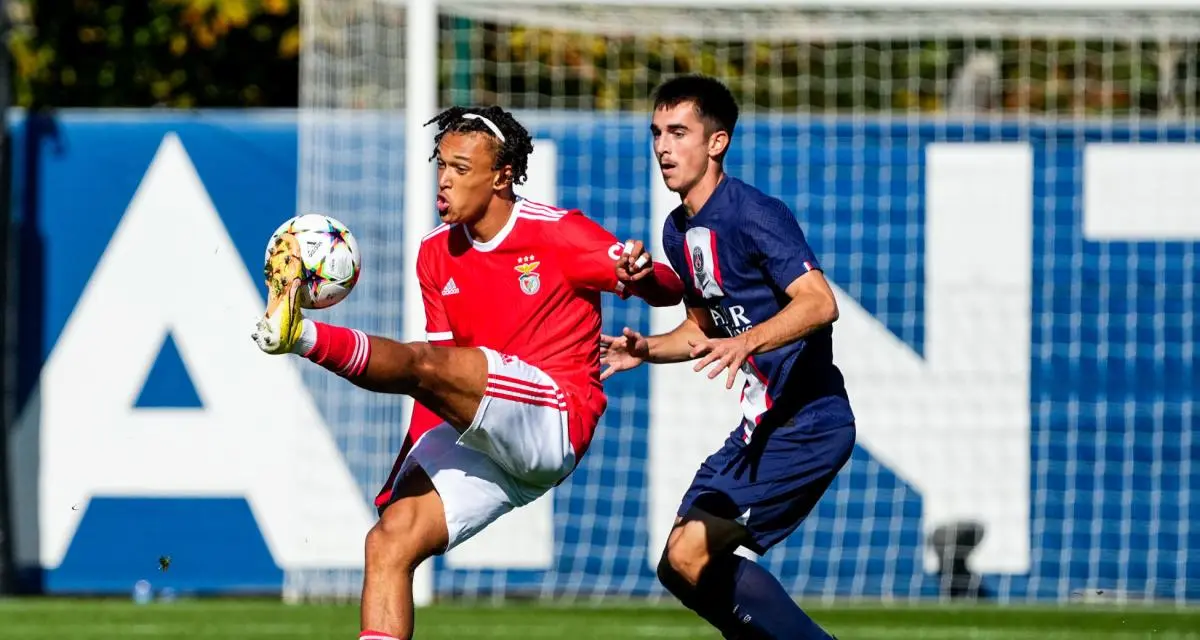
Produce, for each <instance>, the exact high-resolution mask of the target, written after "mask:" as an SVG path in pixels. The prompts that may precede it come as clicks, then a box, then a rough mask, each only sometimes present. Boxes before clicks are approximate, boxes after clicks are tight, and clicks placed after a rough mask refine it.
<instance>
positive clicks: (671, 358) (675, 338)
mask: <svg viewBox="0 0 1200 640" xmlns="http://www.w3.org/2000/svg"><path fill="white" fill-rule="evenodd" d="M703 338H704V331H703V330H702V329H701V328H700V325H698V324H696V322H695V321H694V320H692V319H691V318H685V319H684V320H683V322H682V323H680V325H679V326H678V327H675V329H674V330H672V331H671V332H669V333H664V334H660V335H657V336H650V337H649V338H646V342H647V343H648V344H649V346H650V354H649V356H647V357H646V362H651V363H654V364H667V363H671V362H686V361H688V360H691V359H692V355H691V353H692V345H691V344H690V342H694V341H697V340H701V339H703Z"/></svg>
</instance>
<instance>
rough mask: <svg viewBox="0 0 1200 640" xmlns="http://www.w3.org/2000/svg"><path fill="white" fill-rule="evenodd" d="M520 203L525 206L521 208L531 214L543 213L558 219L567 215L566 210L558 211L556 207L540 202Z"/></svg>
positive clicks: (528, 201)
mask: <svg viewBox="0 0 1200 640" xmlns="http://www.w3.org/2000/svg"><path fill="white" fill-rule="evenodd" d="M522 202H523V203H524V205H525V206H524V207H522V208H523V209H525V210H526V211H530V212H531V213H544V214H546V215H551V216H556V217H559V218H561V217H563V216H565V215H566V214H567V210H566V209H559V208H558V207H554V206H551V205H548V204H543V203H541V202H534V201H532V200H524V201H522Z"/></svg>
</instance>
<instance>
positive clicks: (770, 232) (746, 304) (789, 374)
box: [663, 176, 854, 441]
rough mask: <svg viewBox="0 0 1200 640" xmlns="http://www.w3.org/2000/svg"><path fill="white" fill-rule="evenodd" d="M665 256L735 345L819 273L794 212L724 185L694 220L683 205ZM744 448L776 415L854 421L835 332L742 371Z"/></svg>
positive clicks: (693, 303)
mask: <svg viewBox="0 0 1200 640" xmlns="http://www.w3.org/2000/svg"><path fill="white" fill-rule="evenodd" d="M663 248H664V251H665V252H666V254H667V259H668V260H670V262H671V266H672V267H674V269H675V271H676V273H678V274H679V275H680V278H682V280H683V282H684V291H685V294H684V302H685V304H687V305H688V306H689V307H701V308H705V309H707V310H708V312H709V314H710V315H711V316H712V320H713V324H714V325H715V326H716V328H717V329H718V330H720V331H722V332H723V333H725V334H726V335H728V336H734V335H737V334H740V333H742V332H744V331H747V330H749V329H750V328H752V327H754V326H755V325H758V324H761V323H763V322H766V321H767V320H769V319H770V318H771V317H773V316H774V315H775V314H777V313H779V311H780V310H781V309H783V307H784V306H786V305H787V304H788V302H790V301H791V298H790V297H788V295H787V288H788V286H789V285H791V284H792V282H793V281H795V280H796V278H798V277H800V276H802V275H804V274H805V273H808V272H809V271H812V270H814V269H820V268H821V266H820V263H819V262H818V261H817V257H816V256H815V255H814V254H813V251H812V249H811V248H809V246H808V242H806V241H805V239H804V233H803V232H802V231H801V229H800V225H799V223H797V222H796V218H795V216H794V215H793V214H792V211H791V210H790V209H789V208H788V207H787V205H785V204H783V202H781V201H779V200H778V199H776V198H772V197H770V196H768V195H766V194H764V193H763V192H761V191H759V190H758V189H756V188H754V187H752V186H750V185H748V184H746V183H744V182H742V181H741V180H738V179H737V178H733V177H731V176H726V177H725V178H724V179H723V180H722V181H721V183H720V184H718V185H717V188H716V190H715V191H713V194H712V196H711V197H710V198H709V199H708V202H706V203H705V204H704V206H703V207H701V209H700V211H698V212H696V215H694V216H691V217H689V216H688V215H687V211H686V209H684V207H683V206H682V205H681V206H679V207H678V208H676V209H675V211H673V212H671V215H670V216H668V217H667V220H666V223H665V224H664V225H663ZM742 371H743V373H745V374H746V385H745V387H744V388H743V390H742V409H743V415H744V420H743V421H742V424H741V425H740V426H739V428H742V429H744V432H743V434H742V436H743V439H744V440H746V441H749V439H750V433H751V432H752V431H753V430H754V427H755V426H757V425H758V424H759V423H760V422H761V421H762V420H763V418H764V417H765V414H766V413H767V412H768V410H770V411H771V412H772V413H783V414H786V415H781V416H779V417H780V418H782V419H785V420H786V419H789V418H788V416H791V415H793V414H797V413H801V412H810V413H812V414H814V415H813V417H814V419H815V420H816V421H817V422H820V423H825V424H834V425H844V424H847V423H849V422H852V421H853V419H854V418H853V414H852V413H851V410H850V404H849V401H848V400H847V398H846V390H845V384H844V381H843V379H842V374H841V371H839V370H838V368H837V367H836V366H835V365H834V363H833V331H832V328H831V327H824V328H822V329H820V330H818V331H816V332H813V333H811V334H809V335H808V336H807V337H805V338H804V339H803V340H799V341H797V342H795V343H792V344H789V345H786V346H783V347H781V348H779V349H775V350H774V351H768V352H766V353H761V354H758V355H755V356H752V357H751V358H750V360H749V361H748V362H747V363H746V365H745V366H744V367H743V368H742Z"/></svg>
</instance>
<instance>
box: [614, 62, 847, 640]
mask: <svg viewBox="0 0 1200 640" xmlns="http://www.w3.org/2000/svg"><path fill="white" fill-rule="evenodd" d="M737 115H738V107H737V103H736V102H735V100H734V98H733V96H732V94H731V93H730V92H729V90H728V89H727V88H726V87H725V86H724V85H723V84H721V83H720V82H719V81H717V80H715V79H712V78H707V77H703V76H682V77H677V78H674V79H672V80H669V81H667V82H665V83H664V84H662V85H661V86H660V87H659V88H658V89H657V90H656V92H655V101H654V115H653V120H652V124H651V127H650V128H651V133H652V135H653V137H654V154H655V157H656V158H657V160H658V163H659V167H660V169H661V171H662V177H663V180H664V181H665V183H666V185H667V187H668V188H670V189H671V190H672V191H673V192H675V193H677V194H679V196H680V198H681V200H682V203H681V204H680V206H679V207H677V208H676V209H675V210H674V211H673V212H671V215H670V216H669V217H668V218H667V221H666V223H665V225H664V226H663V250H664V251H665V252H666V254H667V258H668V259H669V260H670V262H671V265H672V266H673V267H674V269H675V270H676V272H677V273H678V274H679V276H680V277H681V278H682V280H683V282H684V291H685V295H684V303H685V304H686V306H687V318H686V319H685V320H684V321H683V323H682V324H680V325H679V327H678V328H676V329H675V330H673V331H671V332H670V333H666V334H663V335H657V336H650V337H643V336H641V335H640V334H638V333H637V332H635V331H632V330H631V329H628V328H626V329H625V331H624V334H623V335H622V336H617V337H612V336H603V337H602V338H601V351H602V359H603V361H604V363H605V364H606V365H607V368H606V370H605V371H604V373H603V374H602V378H606V377H608V376H610V375H612V374H613V373H615V372H617V371H623V370H626V369H631V368H633V367H635V366H637V365H638V364H640V363H642V362H651V363H667V362H683V361H686V360H693V359H699V360H698V362H697V363H696V365H695V370H696V371H697V372H701V371H704V370H705V369H707V370H708V371H707V374H708V377H709V378H715V377H717V376H718V375H721V373H722V372H724V373H725V374H726V387H727V388H732V387H733V383H734V379H735V376H736V373H737V372H738V371H739V370H740V371H742V372H744V373H745V379H746V382H745V385H744V387H743V390H742V400H741V404H742V409H743V418H742V421H741V423H740V424H739V425H738V426H737V427H736V428H735V429H734V430H733V432H732V433H731V434H730V436H729V438H728V439H727V440H726V441H725V444H724V446H722V447H721V448H720V449H719V450H718V451H717V452H716V453H714V454H712V455H711V456H709V458H708V459H707V460H705V461H704V463H703V464H702V465H701V466H700V469H699V471H698V472H697V473H696V476H695V478H694V479H693V481H692V486H691V487H690V488H689V489H688V491H687V492H686V493H685V494H684V496H683V500H682V502H681V504H680V506H679V511H678V516H677V518H676V523H675V526H674V528H673V529H672V531H671V534H670V537H669V538H668V540H667V546H666V550H665V551H664V553H663V556H662V560H661V561H660V562H659V565H658V576H659V579H660V580H661V581H662V583H663V585H664V586H665V587H666V588H667V589H668V590H669V591H670V592H671V593H672V594H674V595H675V596H676V597H677V598H679V599H680V601H682V602H683V604H684V605H686V606H687V607H689V608H690V609H692V610H694V611H695V612H696V613H698V614H699V615H700V616H702V617H703V618H704V619H706V620H707V621H708V622H709V623H711V624H712V625H713V626H714V627H716V628H717V629H719V630H720V631H721V632H722V633H723V634H724V636H725V637H726V638H803V639H808V638H829V637H830V636H829V635H828V634H827V633H826V632H825V631H824V630H822V629H821V628H820V627H819V626H818V625H817V624H816V623H815V622H813V621H812V619H811V618H809V617H808V616H807V615H806V614H805V613H804V611H802V610H801V609H800V607H799V606H798V605H797V604H796V603H795V602H794V601H793V600H792V598H791V597H790V596H789V595H788V593H787V592H786V591H785V590H784V588H783V586H782V585H781V584H780V583H779V581H778V580H776V579H775V577H774V576H772V575H771V574H770V573H769V572H768V571H767V570H766V569H764V568H762V567H761V566H759V565H758V564H756V563H754V562H752V561H750V560H746V559H744V558H742V557H740V556H738V555H736V554H735V553H734V551H735V550H736V549H737V548H738V547H739V546H741V547H745V548H747V549H750V550H752V551H754V552H756V553H758V554H762V553H765V552H766V551H767V550H768V549H770V548H771V547H772V546H774V545H775V544H777V543H779V542H780V541H782V540H783V539H784V538H786V537H787V536H788V535H790V534H791V533H792V531H794V530H795V529H796V527H797V526H799V524H800V523H801V522H802V521H803V520H804V518H805V517H807V516H808V514H809V512H810V511H811V510H812V509H813V507H814V506H815V505H816V502H817V500H818V499H819V498H820V497H821V495H822V494H823V493H824V492H825V490H826V489H827V488H828V487H829V484H830V483H831V482H832V481H833V478H834V476H836V475H837V473H838V471H839V470H840V469H841V468H842V467H843V466H844V465H845V464H846V461H847V460H848V459H849V458H850V453H851V451H852V450H853V448H854V432H855V428H854V414H853V412H852V411H851V408H850V402H849V400H848V398H847V395H846V389H845V386H844V383H843V379H842V375H841V372H840V371H839V370H838V368H837V367H836V366H835V365H834V364H833V355H832V328H831V325H832V324H833V322H834V321H835V320H837V317H838V311H837V303H836V300H835V299H834V295H833V291H832V289H830V287H829V283H828V282H827V281H826V280H825V277H824V275H823V274H822V271H821V268H820V265H819V263H818V261H817V258H816V256H815V255H813V252H812V249H810V248H809V246H808V243H807V242H806V241H805V239H804V234H803V232H802V231H801V229H800V225H799V224H798V223H797V222H796V218H795V217H794V216H793V214H792V212H791V211H790V210H789V208H788V207H787V206H786V205H785V204H783V203H782V202H780V201H779V200H777V199H775V198H773V197H770V196H768V195H766V194H764V193H762V192H761V191H759V190H758V189H756V188H754V187H752V186H750V185H748V184H746V183H744V182H742V181H740V180H738V179H737V178H734V177H732V176H729V175H727V174H725V172H724V169H723V159H724V157H725V153H726V151H727V150H728V149H729V144H730V138H731V137H732V135H733V129H734V125H735V124H736V122H737ZM683 401H684V402H686V400H683Z"/></svg>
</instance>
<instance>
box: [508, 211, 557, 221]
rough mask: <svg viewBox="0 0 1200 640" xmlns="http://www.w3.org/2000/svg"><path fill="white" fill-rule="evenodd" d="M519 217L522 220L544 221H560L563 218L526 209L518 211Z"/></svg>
mask: <svg viewBox="0 0 1200 640" xmlns="http://www.w3.org/2000/svg"><path fill="white" fill-rule="evenodd" d="M517 217H518V218H521V219H522V220H541V221H542V222H558V221H559V220H562V218H555V217H554V216H548V215H545V214H541V213H528V212H526V211H522V212H520V213H518V214H517Z"/></svg>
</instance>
